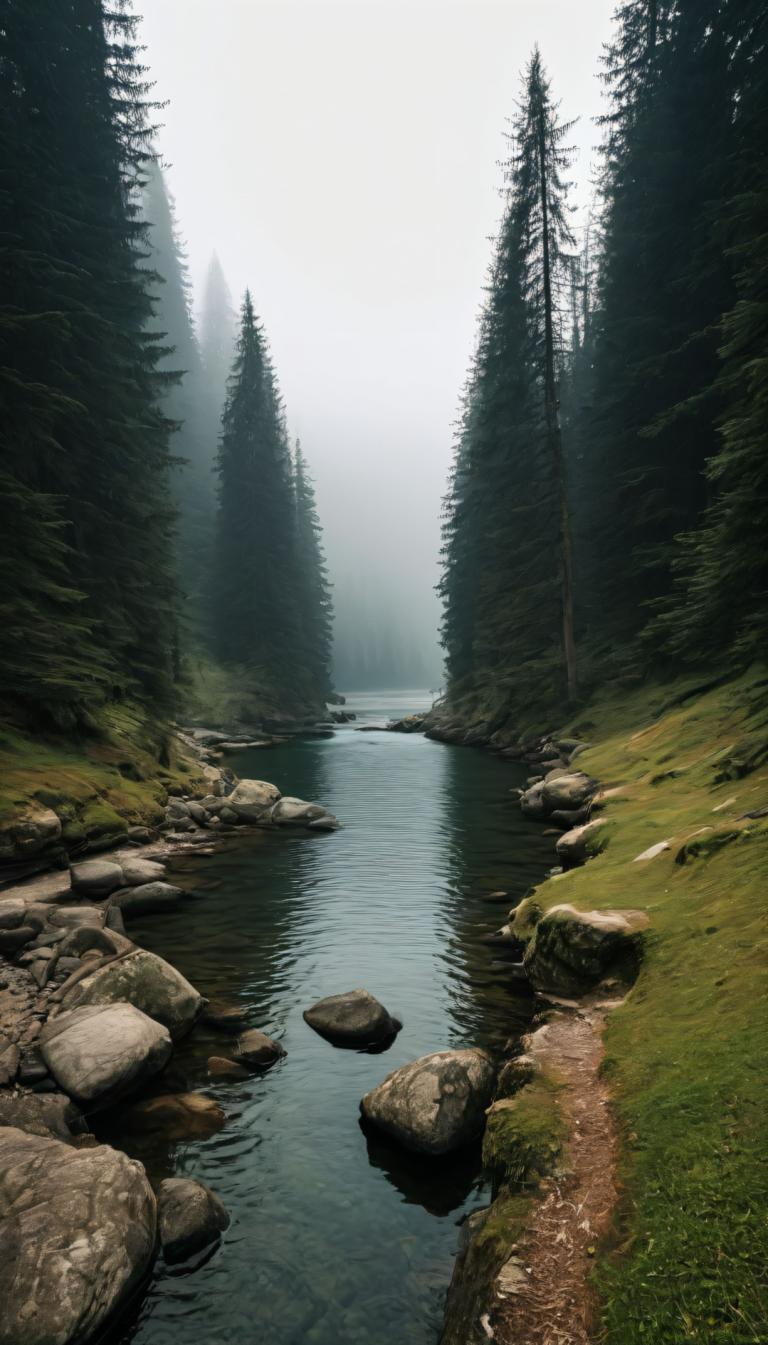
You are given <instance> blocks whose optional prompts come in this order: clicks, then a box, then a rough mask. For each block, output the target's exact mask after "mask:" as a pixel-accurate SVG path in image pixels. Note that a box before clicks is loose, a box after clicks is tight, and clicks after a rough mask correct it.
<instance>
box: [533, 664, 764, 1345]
mask: <svg viewBox="0 0 768 1345" xmlns="http://www.w3.org/2000/svg"><path fill="white" fill-rule="evenodd" d="M567 727H568V729H569V730H572V731H574V732H576V733H577V734H583V735H585V736H587V737H588V738H589V740H590V741H591V742H592V743H593V744H594V746H592V747H591V748H590V750H589V751H588V752H586V753H584V754H583V755H582V756H581V757H580V758H579V766H580V768H582V769H584V770H585V771H588V772H589V773H590V774H592V775H594V776H596V777H597V778H599V779H600V780H601V781H602V782H603V784H604V786H606V788H607V790H608V791H609V793H608V797H607V798H605V799H604V801H603V802H602V804H601V805H600V806H601V810H602V811H603V813H604V815H605V816H607V817H608V818H610V819H611V822H612V824H613V825H612V828H611V835H610V843H609V844H608V846H607V847H606V848H605V849H604V850H603V851H602V853H600V854H599V855H597V856H596V857H595V858H594V859H592V860H591V861H590V862H589V863H588V864H587V865H586V866H585V867H584V868H580V869H575V870H571V871H570V872H567V873H564V874H562V875H560V876H557V877H555V878H552V879H550V880H548V881H547V882H546V883H544V884H543V885H542V886H541V887H540V888H539V889H538V891H537V893H536V899H537V900H538V901H539V902H540V903H541V905H542V906H544V907H545V908H546V907H548V906H551V905H554V904H556V903H559V902H564V901H569V902H573V903H574V904H575V905H577V906H579V907H581V908H582V909H605V908H608V907H638V908H640V909H643V910H645V911H647V913H648V915H649V917H650V920H651V930H650V934H649V936H648V938H647V942H646V952H645V958H644V962H643V965H642V968H641V971H640V975H639V978H638V981H637V983H636V985H635V987H634V989H633V990H632V991H631V993H630V994H629V996H628V997H627V999H626V1000H625V1002H624V1004H623V1005H622V1006H621V1007H620V1008H618V1009H617V1010H616V1011H615V1012H614V1013H613V1014H612V1015H611V1016H610V1019H609V1022H608V1026H607V1030H606V1036H605V1045H606V1058H605V1065H604V1068H605V1070H606V1071H607V1076H608V1079H609V1081H610V1087H611V1092H612V1096H613V1100H614V1106H615V1111H616V1118H617V1123H618V1125H619V1130H620V1136H621V1141H622V1144H621V1159H620V1172H619V1181H620V1192H621V1195H620V1209H619V1214H618V1221H617V1229H616V1235H615V1239H614V1242H613V1244H612V1246H611V1247H609V1248H604V1249H603V1254H602V1256H601V1257H600V1259H599V1263H598V1265H597V1268H596V1287H597V1290H598V1293H599V1297H600V1301H601V1305H602V1335H601V1337H600V1338H601V1340H604V1341H605V1342H606V1343H607V1345H646V1342H651V1341H652V1342H654V1345H672V1342H675V1343H676V1345H677V1343H678V1342H687V1341H697V1342H701V1343H702V1345H726V1342H732V1343H734V1345H735V1343H736V1342H738V1343H739V1345H747V1342H750V1345H754V1343H755V1342H767V1341H768V1220H767V1218H766V1211H767V1210H768V1181H767V1180H766V1178H767V1176H768V1143H767V1139H768V1070H767V1069H766V1065H767V1064H768V1014H767V1013H766V989H768V984H767V983H768V958H766V914H767V908H768V902H767V901H766V896H767V895H768V817H766V816H763V817H760V816H756V817H752V818H750V817H748V816H746V814H748V813H758V814H759V812H760V811H761V809H763V808H767V809H768V678H766V676H765V673H764V672H759V671H758V672H755V671H753V672H751V673H750V674H748V675H745V676H743V677H742V678H740V679H739V680H738V681H734V682H731V683H729V684H726V685H719V686H715V687H713V688H711V689H710V690H701V689H697V688H696V687H695V685H694V684H689V685H687V686H686V685H681V684H677V685H676V686H675V687H673V688H670V687H669V686H667V687H661V688H660V687H650V688H646V689H645V690H643V691H641V692H635V693H633V694H632V695H631V696H629V697H622V696H619V695H614V696H607V697H605V698H604V699H603V700H601V701H599V702H597V703H596V704H594V705H592V706H591V707H590V708H589V710H588V711H587V712H585V713H583V714H582V715H580V716H579V717H578V718H577V719H576V720H575V721H574V723H572V724H570V725H568V726H567ZM662 841H664V842H667V843H668V846H669V848H668V849H666V850H664V851H662V852H661V853H659V854H657V855H656V857H655V858H653V859H649V860H640V861H638V862H636V857H637V856H638V855H640V854H641V853H642V852H643V851H645V850H647V849H648V848H649V847H651V846H654V845H656V844H657V843H659V842H662Z"/></svg>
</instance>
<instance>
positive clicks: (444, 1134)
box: [360, 1048, 495, 1156]
mask: <svg viewBox="0 0 768 1345" xmlns="http://www.w3.org/2000/svg"><path fill="white" fill-rule="evenodd" d="M494 1082H495V1071H494V1068H493V1064H492V1062H491V1060H490V1058H489V1056H487V1055H486V1054H485V1052H484V1051H480V1050H477V1049H475V1048H470V1049H468V1050H464V1051H436V1052H435V1053H434V1054H432V1055H425V1056H422V1057H421V1059H420V1060H413V1061H411V1063H410V1064H408V1065H402V1066H401V1067H400V1069H396V1070H393V1072H392V1073H391V1074H388V1075H387V1077H386V1079H385V1080H384V1081H383V1083H380V1084H379V1086H378V1088H374V1089H373V1090H372V1092H370V1093H366V1095H365V1097H364V1098H363V1100H362V1102H361V1103H360V1109H361V1111H362V1113H363V1116H364V1117H365V1119H366V1120H367V1121H370V1122H371V1123H372V1124H373V1125H375V1126H377V1127H378V1128H379V1129H381V1130H384V1131H386V1133H387V1134H389V1135H391V1136H392V1137H393V1138H394V1139H396V1140H398V1141H399V1143H401V1144H402V1145H403V1146H404V1147H405V1148H406V1149H413V1150H416V1151H417V1152H419V1153H426V1154H431V1155H434V1156H438V1155H440V1154H446V1153H450V1152H451V1151H452V1150H454V1149H458V1148H461V1147H462V1145H465V1144H467V1143H469V1142H470V1141H471V1140H473V1139H475V1138H476V1137H477V1136H478V1135H479V1134H480V1133H481V1131H482V1129H483V1124H484V1120H485V1112H486V1108H487V1107H488V1106H489V1105H490V1102H491V1098H492V1096H493V1089H494Z"/></svg>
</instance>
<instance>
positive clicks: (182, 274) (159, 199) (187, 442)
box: [143, 159, 220, 634]
mask: <svg viewBox="0 0 768 1345" xmlns="http://www.w3.org/2000/svg"><path fill="white" fill-rule="evenodd" d="M144 176H145V182H144V187H143V211H144V216H145V218H146V221H147V225H148V234H149V244H150V248H151V252H150V256H149V265H150V266H151V272H150V274H149V277H148V286H149V288H150V290H151V292H152V296H153V301H154V313H153V317H152V321H151V323H150V331H152V332H154V333H156V335H157V337H158V338H159V340H160V341H161V342H162V349H163V352H164V353H163V354H162V356H161V359H160V361H159V368H160V369H162V370H163V371H164V372H165V373H168V374H170V375H171V378H172V380H173V381H170V382H169V386H168V388H167V389H166V392H165V396H164V398H163V403H162V406H163V411H164V412H165V414H166V415H167V416H168V417H169V419H170V420H172V421H173V422H174V424H175V426H176V433H175V435H174V437H173V441H172V448H173V451H174V456H175V458H176V459H177V465H176V469H175V471H174V473H173V477H172V488H173V495H174V500H175V502H176V506H177V509H178V538H177V542H178V545H177V568H178V574H179V588H180V591H181V593H182V594H183V596H184V599H185V602H184V608H183V612H184V617H185V624H186V625H187V626H188V627H189V628H190V630H191V631H193V632H196V633H198V634H200V633H201V632H202V631H203V630H204V629H205V627H206V626H207V624H208V622H209V610H208V609H209V606H210V595H209V591H208V590H209V576H210V569H211V564H212V552H213V521H214V512H215V489H214V475H213V471H214V461H215V455H216V438H217V426H218V420H219V416H220V407H219V406H218V404H217V402H216V400H215V398H214V397H213V395H212V393H211V392H210V390H209V387H208V384H207V381H206V378H205V376H204V374H203V365H202V360H201V355H200V349H199V346H198V343H197V338H196V336H195V331H194V326H193V323H192V314H191V303H190V292H191V286H190V281H189V275H188V271H187V263H186V256H185V252H184V247H183V244H182V242H181V240H180V237H179V233H178V229H177V226H176V220H175V213H174V206H173V201H172V199H171V198H170V196H169V194H168V189H167V187H166V184H165V179H164V176H163V172H162V169H161V167H160V165H159V163H158V162H157V160H156V159H150V160H149V161H148V163H147V164H146V166H145V169H144Z"/></svg>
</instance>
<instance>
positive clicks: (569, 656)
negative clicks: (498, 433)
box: [539, 108, 578, 700]
mask: <svg viewBox="0 0 768 1345" xmlns="http://www.w3.org/2000/svg"><path fill="white" fill-rule="evenodd" d="M539 189H540V192H541V234H542V249H543V260H544V417H545V423H546V427H547V440H548V442H549V446H550V450H551V452H552V456H553V459H554V463H555V476H556V479H557V491H558V496H559V504H560V585H561V597H562V611H563V651H564V653H565V670H566V677H567V681H568V696H569V699H571V700H572V699H574V697H575V696H576V693H577V690H578V678H577V672H576V639H575V636H574V629H573V557H572V547H571V519H570V513H569V509H568V495H567V491H566V472H565V455H564V453H563V436H562V433H561V429H560V414H559V410H558V405H557V386H556V383H555V341H554V330H553V322H552V269H551V258H550V240H549V208H548V202H547V155H546V141H545V128H544V109H543V108H541V109H540V111H539Z"/></svg>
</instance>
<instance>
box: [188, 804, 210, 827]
mask: <svg viewBox="0 0 768 1345" xmlns="http://www.w3.org/2000/svg"><path fill="white" fill-rule="evenodd" d="M189 815H190V817H191V818H192V821H193V822H197V825H198V826H199V827H204V826H205V824H206V822H207V821H208V813H207V811H206V809H205V808H204V807H203V805H202V804H201V803H194V802H192V803H190V804H189Z"/></svg>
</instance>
